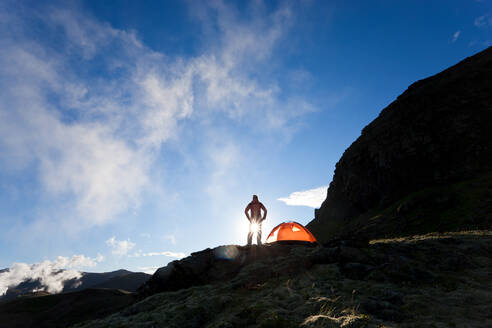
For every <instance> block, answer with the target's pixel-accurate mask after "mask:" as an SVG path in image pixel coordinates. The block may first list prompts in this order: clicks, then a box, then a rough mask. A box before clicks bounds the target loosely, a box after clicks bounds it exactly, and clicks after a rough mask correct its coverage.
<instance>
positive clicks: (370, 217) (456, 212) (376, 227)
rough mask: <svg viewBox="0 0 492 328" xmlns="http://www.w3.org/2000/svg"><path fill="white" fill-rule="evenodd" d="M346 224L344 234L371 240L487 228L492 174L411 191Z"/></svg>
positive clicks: (490, 214)
mask: <svg viewBox="0 0 492 328" xmlns="http://www.w3.org/2000/svg"><path fill="white" fill-rule="evenodd" d="M348 222H349V223H348V224H347V225H345V227H344V232H345V233H349V232H350V233H356V234H358V235H363V236H369V237H370V238H371V239H375V238H395V237H405V236H411V235H417V234H425V233H431V232H452V231H463V230H487V229H491V228H492V172H488V173H486V174H483V175H481V176H479V177H477V178H474V179H470V180H466V181H461V182H456V183H452V184H446V185H440V186H435V187H429V188H425V189H422V190H419V191H416V192H412V193H410V194H409V195H407V196H405V197H404V198H402V199H400V200H399V201H397V202H395V203H393V204H392V205H391V206H388V207H386V208H383V209H375V210H371V211H369V212H367V213H365V214H363V215H361V216H359V217H357V218H355V219H354V220H353V221H348ZM332 234H333V232H332Z"/></svg>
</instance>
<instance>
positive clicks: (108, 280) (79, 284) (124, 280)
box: [0, 269, 151, 301]
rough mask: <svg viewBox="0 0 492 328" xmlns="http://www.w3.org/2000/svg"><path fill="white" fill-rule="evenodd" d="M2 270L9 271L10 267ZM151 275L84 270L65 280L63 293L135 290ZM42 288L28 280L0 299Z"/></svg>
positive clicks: (37, 283)
mask: <svg viewBox="0 0 492 328" xmlns="http://www.w3.org/2000/svg"><path fill="white" fill-rule="evenodd" d="M2 271H8V269H4V270H2ZM150 277H151V275H149V274H147V273H143V272H131V271H128V270H123V269H120V270H116V271H112V272H101V273H95V272H82V278H80V279H72V280H66V281H65V282H64V288H63V291H62V293H67V292H74V291H81V290H84V289H87V288H114V289H121V290H126V291H128V292H135V291H136V290H137V288H138V287H139V286H141V285H142V284H143V283H144V282H145V281H147V280H148V279H149V278H150ZM42 289H43V285H42V284H41V282H40V281H39V280H26V281H23V282H21V283H20V284H18V285H17V286H13V287H9V289H8V290H7V292H6V294H5V295H3V296H2V297H0V301H8V300H13V299H15V298H17V297H19V296H23V295H29V294H31V293H33V291H37V290H42Z"/></svg>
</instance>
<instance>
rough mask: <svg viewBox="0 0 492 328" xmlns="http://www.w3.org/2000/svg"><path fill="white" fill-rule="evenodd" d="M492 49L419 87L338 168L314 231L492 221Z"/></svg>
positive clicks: (426, 228) (395, 232)
mask: <svg viewBox="0 0 492 328" xmlns="http://www.w3.org/2000/svg"><path fill="white" fill-rule="evenodd" d="M491 188H492V47H490V48H488V49H486V50H484V51H482V52H480V53H478V54H476V55H474V56H472V57H469V58H467V59H465V60H463V61H461V62H460V63H458V64H457V65H455V66H453V67H451V68H449V69H446V70H445V71H443V72H441V73H439V74H437V75H435V76H432V77H429V78H426V79H424V80H421V81H418V82H415V83H414V84H412V85H411V86H410V87H409V88H408V89H407V90H406V91H405V92H404V93H403V94H402V95H400V96H399V97H398V98H397V99H396V100H395V101H394V102H393V103H391V104H390V105H389V106H388V107H386V108H385V109H383V111H382V112H381V113H380V114H379V116H378V117H377V118H376V119H375V120H374V121H372V122H371V123H370V124H369V125H368V126H366V127H365V128H364V129H363V130H362V134H361V136H360V137H359V138H358V139H357V140H356V141H355V142H354V143H353V144H352V145H351V146H350V147H349V148H348V149H347V150H346V151H345V152H344V154H343V156H342V158H341V159H340V161H339V162H338V163H337V165H336V170H335V175H334V177H333V181H332V182H331V184H330V186H329V189H328V194H327V198H326V200H325V201H324V203H323V204H322V206H321V208H320V209H319V210H317V211H316V212H315V219H314V220H313V221H312V222H310V223H309V224H308V228H309V229H310V230H311V231H312V232H313V233H314V234H315V235H316V237H317V238H318V239H321V240H322V241H324V240H328V239H329V238H332V237H334V236H337V235H343V234H354V233H359V234H361V235H364V236H371V237H383V236H404V235H411V234H415V233H426V232H431V231H456V230H461V229H477V228H490V227H491V226H492V192H491Z"/></svg>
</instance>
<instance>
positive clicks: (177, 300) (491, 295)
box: [76, 231, 492, 328]
mask: <svg viewBox="0 0 492 328" xmlns="http://www.w3.org/2000/svg"><path fill="white" fill-rule="evenodd" d="M321 250H322V249H321V247H318V248H298V249H293V250H292V251H291V254H290V255H289V258H278V259H276V260H274V261H268V262H266V263H253V264H251V265H249V266H246V267H244V268H243V269H242V271H241V272H240V274H239V275H238V276H237V277H236V278H234V279H233V280H232V281H228V282H222V283H219V284H215V285H205V286H200V287H192V288H188V289H184V290H180V291H176V292H166V293H160V294H155V295H153V296H151V297H148V298H146V299H145V300H143V301H141V302H139V303H136V304H134V305H132V306H130V307H128V308H126V309H124V310H122V311H121V312H119V313H116V314H113V315H111V316H109V317H107V318H104V319H101V320H95V321H90V322H86V323H84V324H79V325H77V326H76V327H78V328H87V327H208V328H212V327H215V328H219V327H221V328H226V327H264V328H266V327H491V326H492V318H491V317H490V313H492V279H491V277H492V232H491V231H468V232H462V233H458V232H456V233H446V234H438V233H433V234H427V235H419V236H412V237H405V238H396V239H395V238H393V239H383V240H374V241H372V242H371V244H370V246H369V247H368V248H364V249H353V248H350V247H346V248H339V251H340V259H341V260H339V261H338V262H336V263H322V264H316V265H313V266H311V267H309V268H308V269H306V270H301V271H299V272H297V273H295V274H291V275H281V274H280V275H270V276H269V275H265V274H264V272H265V271H268V270H273V271H275V272H278V270H277V269H279V268H281V267H282V265H285V263H286V261H288V260H290V261H294V262H295V261H296V259H299V260H300V259H302V258H306V257H310V256H311V255H312V254H313V253H315V252H320V251H321ZM347 261H353V262H354V263H347ZM272 268H273V269H272ZM361 269H362V271H361ZM255 276H256V277H259V276H261V277H263V278H262V279H252V277H255ZM252 282H254V283H252Z"/></svg>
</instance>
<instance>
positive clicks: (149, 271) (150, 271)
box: [138, 267, 159, 274]
mask: <svg viewBox="0 0 492 328" xmlns="http://www.w3.org/2000/svg"><path fill="white" fill-rule="evenodd" d="M138 269H139V270H140V271H142V272H145V273H147V274H154V273H155V272H156V271H157V269H159V267H139V268H138Z"/></svg>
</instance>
